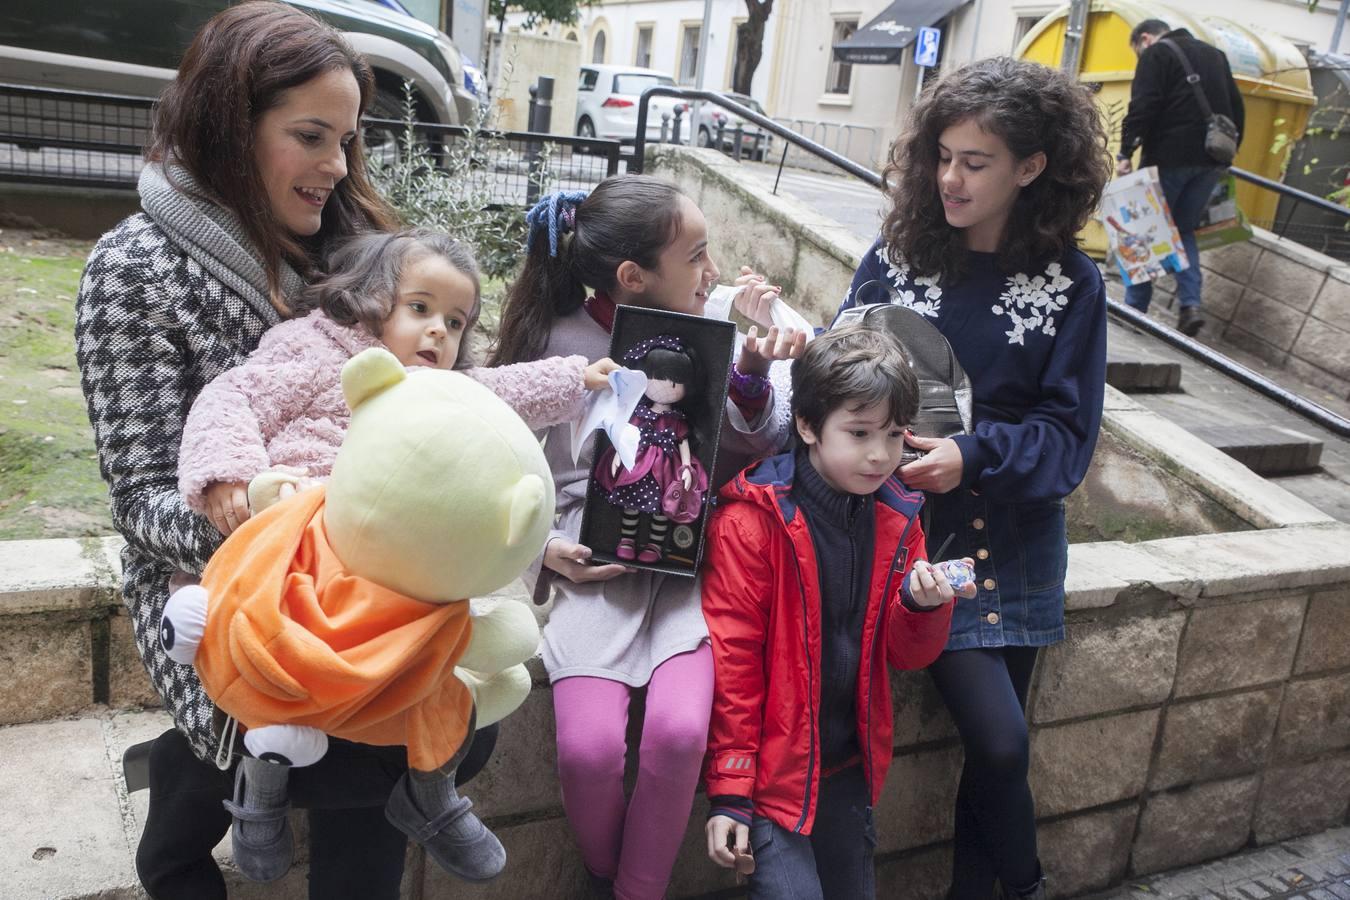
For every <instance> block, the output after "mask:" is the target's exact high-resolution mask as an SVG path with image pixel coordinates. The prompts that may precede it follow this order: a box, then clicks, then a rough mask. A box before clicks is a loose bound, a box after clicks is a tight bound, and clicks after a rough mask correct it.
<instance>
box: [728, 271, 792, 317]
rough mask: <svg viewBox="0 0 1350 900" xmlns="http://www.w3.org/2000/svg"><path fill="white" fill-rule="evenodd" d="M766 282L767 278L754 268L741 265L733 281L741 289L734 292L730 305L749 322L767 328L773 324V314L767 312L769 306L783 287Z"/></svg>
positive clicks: (781, 291)
mask: <svg viewBox="0 0 1350 900" xmlns="http://www.w3.org/2000/svg"><path fill="white" fill-rule="evenodd" d="M766 282H767V279H766V278H765V277H764V276H763V275H760V274H758V273H757V272H755V270H754V269H751V268H750V267H749V266H741V274H740V276H739V277H738V278H737V279H736V281H735V282H734V283H735V285H736V286H737V287H740V288H742V290H741V291H740V292H739V293H737V294H736V299H735V300H734V301H732V305H733V306H735V307H736V311H737V312H738V313H740V314H741V315H743V316H745V317H746V318H747V319H749V320H750V321H751V322H754V323H756V324H757V325H763V326H764V327H765V328H768V327H769V326H771V325H773V316H772V315H770V314H769V308H770V307H771V306H773V301H775V300H777V299H778V297H779V295H781V294H782V293H783V288H782V286H781V285H777V284H767V283H766Z"/></svg>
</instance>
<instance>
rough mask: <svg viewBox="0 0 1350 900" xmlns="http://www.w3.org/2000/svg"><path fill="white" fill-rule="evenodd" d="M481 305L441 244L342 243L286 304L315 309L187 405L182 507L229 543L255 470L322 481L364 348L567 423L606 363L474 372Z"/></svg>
mask: <svg viewBox="0 0 1350 900" xmlns="http://www.w3.org/2000/svg"><path fill="white" fill-rule="evenodd" d="M479 304H480V296H479V282H478V267H477V265H476V263H475V262H474V259H473V255H472V253H470V251H469V250H468V248H467V247H465V246H464V245H463V244H461V243H459V242H457V241H454V240H452V239H451V238H450V237H448V236H447V235H444V234H440V233H437V232H432V231H424V230H411V231H403V232H398V233H396V234H371V235H363V236H360V237H356V238H353V239H352V240H350V241H348V242H346V243H345V244H343V245H342V246H341V247H340V248H339V249H338V250H336V251H335V252H334V253H333V255H332V257H331V258H330V260H329V275H328V276H327V277H326V278H324V279H323V280H322V281H320V282H318V283H316V284H314V285H312V286H311V287H310V288H308V289H307V290H306V292H305V293H304V294H303V295H302V297H301V298H300V299H299V301H298V303H297V306H298V309H299V311H300V312H304V311H305V310H312V311H310V312H308V314H307V315H300V316H298V317H297V318H294V319H290V320H288V321H285V322H282V323H281V324H280V325H277V326H276V327H275V328H273V329H272V330H271V331H269V332H267V334H265V335H264V336H263V339H262V341H261V342H260V343H259V344H258V349H256V350H255V351H254V352H253V353H252V355H250V356H249V358H248V359H247V360H246V361H245V362H244V363H243V364H241V365H239V366H237V367H235V368H233V369H231V370H229V371H228V372H225V373H224V374H222V375H221V376H220V377H219V378H217V379H216V380H215V381H213V382H211V383H210V384H209V385H207V387H206V388H205V389H204V390H203V391H202V392H201V393H200V394H199V395H198V396H197V400H196V402H194V403H193V405H192V411H191V412H190V413H189V414H188V418H187V422H186V424H185V425H184V428H183V446H182V450H181V452H180V454H179V458H178V487H179V490H180V491H181V492H182V494H183V496H184V497H185V498H186V499H187V503H188V505H189V506H190V507H192V508H193V509H194V510H196V511H198V512H201V513H203V514H205V515H206V516H208V517H209V518H210V519H211V522H212V523H213V524H214V525H215V526H216V527H217V528H218V529H219V530H220V532H221V534H226V535H228V534H230V532H232V531H234V529H235V528H237V527H239V525H240V524H241V523H242V522H244V521H246V520H247V519H248V517H249V513H250V511H249V508H248V495H247V489H248V483H249V481H251V480H252V479H253V478H254V477H256V476H257V475H259V474H260V473H262V472H264V471H266V470H268V469H272V468H277V467H290V469H291V470H292V471H293V474H296V475H304V476H306V477H308V478H313V479H320V478H326V477H327V476H328V474H329V473H330V472H331V470H332V467H333V460H334V459H335V458H336V457H337V451H338V447H339V446H340V445H341V444H342V438H343V436H344V435H345V434H346V432H347V424H348V422H349V421H350V418H351V412H350V411H349V410H348V409H347V403H346V401H345V400H344V399H343V396H342V385H341V380H340V375H341V371H342V366H343V364H344V363H346V362H347V360H349V359H351V358H352V357H353V356H355V355H356V354H358V353H360V352H361V351H362V350H365V349H367V348H369V347H380V346H383V347H385V348H386V349H388V350H389V351H390V352H391V353H393V354H394V355H395V356H396V357H398V359H399V361H400V362H402V363H403V364H404V365H405V366H433V367H435V368H440V369H449V368H455V369H460V370H462V371H463V372H464V374H465V375H468V376H469V377H470V378H473V379H474V380H475V381H478V382H479V383H480V384H483V385H484V386H485V387H488V388H490V389H491V390H492V391H493V392H495V393H496V394H497V395H498V396H500V397H501V398H502V399H503V400H505V401H506V403H507V404H508V405H509V406H510V407H511V408H512V409H514V410H515V411H516V412H517V413H518V414H519V415H520V417H521V418H522V419H524V420H525V423H526V424H527V425H529V426H530V427H531V428H534V429H539V428H545V427H548V426H550V425H556V424H558V423H560V422H563V421H566V420H567V419H568V418H569V416H570V415H571V414H572V413H573V412H574V411H575V409H576V407H577V404H578V403H579V402H580V400H581V399H582V397H583V396H584V394H585V392H586V390H588V389H598V388H600V387H603V386H604V385H605V384H606V383H607V382H606V376H607V375H608V374H609V372H610V371H612V370H613V369H615V368H617V366H616V365H615V364H614V363H613V362H612V361H611V360H608V359H603V360H600V361H598V362H596V363H593V364H590V365H587V361H586V357H584V356H568V357H552V358H550V359H544V360H540V361H538V362H532V363H522V364H519V365H514V366H504V367H500V368H491V369H487V368H471V367H469V366H468V365H467V363H466V362H465V356H466V353H465V344H466V343H467V341H466V339H465V338H466V334H467V332H468V331H469V329H470V328H472V327H473V324H474V322H475V321H476V320H477V318H478V312H479Z"/></svg>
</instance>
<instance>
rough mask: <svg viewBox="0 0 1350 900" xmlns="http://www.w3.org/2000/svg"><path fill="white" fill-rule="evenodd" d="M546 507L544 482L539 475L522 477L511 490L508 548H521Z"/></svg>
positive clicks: (507, 530) (507, 529) (507, 533)
mask: <svg viewBox="0 0 1350 900" xmlns="http://www.w3.org/2000/svg"><path fill="white" fill-rule="evenodd" d="M543 506H544V480H543V479H542V478H540V477H539V476H538V475H534V474H530V475H524V476H522V477H521V479H520V481H518V482H516V486H515V487H514V488H512V489H511V513H510V520H509V521H508V522H507V528H506V546H508V547H519V546H520V543H521V541H523V540H525V538H526V536H527V535H528V534H529V533H530V532H531V531H532V530H533V529H534V524H535V522H536V521H537V520H538V518H539V512H540V510H541V509H542V508H543Z"/></svg>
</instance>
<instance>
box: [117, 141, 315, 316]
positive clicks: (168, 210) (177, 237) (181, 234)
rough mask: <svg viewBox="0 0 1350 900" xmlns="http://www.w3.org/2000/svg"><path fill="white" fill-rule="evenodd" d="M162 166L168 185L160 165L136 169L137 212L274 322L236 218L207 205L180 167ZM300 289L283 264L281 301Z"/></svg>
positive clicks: (258, 260)
mask: <svg viewBox="0 0 1350 900" xmlns="http://www.w3.org/2000/svg"><path fill="white" fill-rule="evenodd" d="M166 165H167V167H168V173H169V176H170V177H171V178H172V179H173V183H170V181H169V178H166V177H165V172H164V167H163V166H161V165H160V164H159V163H155V162H151V163H146V165H145V168H143V169H142V170H141V178H140V182H139V183H138V184H137V186H136V188H137V190H138V191H139V192H140V195H141V208H142V209H144V210H145V211H146V213H147V214H148V215H149V216H150V218H152V219H154V220H155V224H156V225H158V226H159V227H160V228H162V229H164V233H165V234H167V235H168V237H169V239H170V240H171V241H173V242H174V243H175V244H177V245H178V246H179V247H181V248H182V249H183V250H184V251H186V252H187V254H188V256H190V257H192V258H193V259H194V260H196V261H197V263H198V264H199V265H200V266H201V267H202V268H203V269H205V270H206V271H207V272H209V273H211V275H213V276H215V277H216V278H217V279H219V280H220V282H221V283H222V284H224V285H225V286H226V287H228V288H229V289H230V290H232V291H234V292H235V293H237V294H238V295H239V296H241V297H243V298H244V299H245V300H246V301H247V302H248V303H249V305H250V306H252V307H253V308H254V309H255V310H256V311H257V312H258V314H259V315H260V316H262V317H263V319H264V321H266V322H268V323H269V324H276V323H277V322H278V321H280V318H281V317H280V315H279V314H278V313H277V311H276V309H275V307H273V306H272V303H271V301H270V300H269V299H268V294H269V292H268V285H267V272H266V270H265V269H264V268H263V261H262V257H261V256H260V255H259V254H258V252H257V250H256V249H255V248H254V246H253V242H252V241H251V240H250V239H249V237H248V235H247V234H246V233H245V232H244V226H243V224H242V223H241V222H240V221H239V218H238V217H237V216H236V215H235V214H234V213H232V212H231V211H230V210H228V209H226V208H225V207H223V206H220V205H219V204H217V203H214V202H212V201H211V200H210V199H209V198H208V196H207V193H206V191H205V190H203V189H202V188H201V187H200V186H199V185H198V184H197V182H196V180H195V179H194V178H193V177H192V174H191V173H190V172H188V170H187V169H185V168H183V166H181V165H180V164H178V163H175V162H173V161H169V162H168V163H167V164H166ZM304 286H305V282H304V279H302V278H301V277H300V275H299V274H298V273H297V272H296V271H295V269H293V268H291V267H290V266H289V265H288V264H287V263H286V262H285V261H282V263H281V272H280V287H281V294H282V297H283V298H285V299H287V300H288V301H290V300H294V299H295V297H297V296H298V295H299V292H300V290H301V289H302V288H304Z"/></svg>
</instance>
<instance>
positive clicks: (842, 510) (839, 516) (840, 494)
mask: <svg viewBox="0 0 1350 900" xmlns="http://www.w3.org/2000/svg"><path fill="white" fill-rule="evenodd" d="M795 455H796V459H794V460H793V466H794V469H795V471H796V481H795V482H794V483H793V485H792V494H793V496H794V497H796V498H797V500H798V502H799V503H800V505H802V506H804V507H806V508H807V510H809V511H810V512H811V514H812V515H813V516H815V515H819V516H821V517H822V518H823V519H824V520H825V521H826V522H829V523H830V524H833V525H836V526H838V527H839V528H843V529H845V530H847V529H849V528H852V527H853V522H854V520H855V519H856V518H857V516H858V513H859V512H862V511H864V510H866V509H867V506H868V501H869V500H870V499H871V498H872V495H871V494H864V495H859V494H850V493H847V492H846V491H839V490H835V489H834V488H833V487H831V486H830V484H829V482H827V481H826V480H825V476H823V475H821V474H820V472H819V471H817V469H816V467H815V466H814V465H812V463H811V453H810V451H809V450H807V448H805V447H799V448H798V449H797V451H796V454H795Z"/></svg>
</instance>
